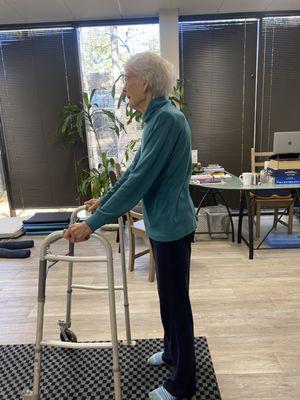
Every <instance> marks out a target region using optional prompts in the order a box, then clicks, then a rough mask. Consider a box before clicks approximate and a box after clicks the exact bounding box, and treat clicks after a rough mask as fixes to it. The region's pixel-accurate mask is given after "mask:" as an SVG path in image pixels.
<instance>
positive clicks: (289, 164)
mask: <svg viewBox="0 0 300 400" xmlns="http://www.w3.org/2000/svg"><path fill="white" fill-rule="evenodd" d="M268 167H269V168H272V169H300V160H274V159H273V160H270V161H268Z"/></svg>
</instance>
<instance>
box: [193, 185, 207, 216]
mask: <svg viewBox="0 0 300 400" xmlns="http://www.w3.org/2000/svg"><path fill="white" fill-rule="evenodd" d="M209 192H210V189H207V190H206V192H205V193H204V196H203V197H202V199H201V201H200V203H199V206H198V208H197V211H196V214H197V215H198V214H199V211H200V208H201V207H202V204H203V203H204V200H205V199H206V197H207V195H208V193H209Z"/></svg>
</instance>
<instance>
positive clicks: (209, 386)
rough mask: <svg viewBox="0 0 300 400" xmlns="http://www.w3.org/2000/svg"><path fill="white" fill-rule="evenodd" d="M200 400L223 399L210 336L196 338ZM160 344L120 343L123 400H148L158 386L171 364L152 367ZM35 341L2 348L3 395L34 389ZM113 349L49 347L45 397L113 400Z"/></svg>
mask: <svg viewBox="0 0 300 400" xmlns="http://www.w3.org/2000/svg"><path fill="white" fill-rule="evenodd" d="M195 345H196V356H197V386H198V391H197V395H196V396H195V397H194V398H193V399H195V400H196V399H197V400H221V396H220V392H219V389H218V383H217V380H216V376H215V373H214V368H213V365H212V361H211V357H210V354H209V349H208V345H207V341H206V338H204V337H199V338H195ZM161 348H162V341H161V340H160V339H154V340H138V341H137V344H136V346H134V347H126V346H124V347H123V346H120V364H121V371H122V395H123V400H146V399H147V398H148V392H149V391H151V390H153V389H155V388H156V387H157V386H160V385H161V384H162V383H163V381H164V380H165V379H166V377H167V376H168V374H169V371H170V370H169V368H168V367H166V366H164V367H151V366H149V365H147V363H146V360H147V358H148V357H149V356H150V355H151V354H153V353H155V352H157V351H160V350H161ZM33 359H34V346H33V345H8V346H0V399H1V400H20V399H21V398H22V397H21V395H20V392H22V390H24V389H28V388H31V387H32V379H33ZM113 393H114V389H113V379H112V351H111V349H93V350H69V349H61V348H50V347H48V348H45V349H44V350H43V358H42V380H41V399H42V400H71V399H73V400H75V399H80V400H113V399H114V396H113Z"/></svg>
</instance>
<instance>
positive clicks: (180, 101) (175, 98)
mask: <svg viewBox="0 0 300 400" xmlns="http://www.w3.org/2000/svg"><path fill="white" fill-rule="evenodd" d="M173 92H174V94H173V95H172V96H170V97H169V100H170V102H171V103H172V105H173V106H174V107H179V109H180V111H183V110H184V109H185V108H186V107H187V103H185V102H184V88H183V84H182V82H181V80H180V79H177V81H176V85H175V86H174V87H173Z"/></svg>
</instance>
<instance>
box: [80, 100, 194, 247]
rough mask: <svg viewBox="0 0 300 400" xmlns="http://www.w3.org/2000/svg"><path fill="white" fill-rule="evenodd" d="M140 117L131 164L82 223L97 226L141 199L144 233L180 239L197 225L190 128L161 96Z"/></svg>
mask: <svg viewBox="0 0 300 400" xmlns="http://www.w3.org/2000/svg"><path fill="white" fill-rule="evenodd" d="M143 121H144V123H145V126H144V130H143V134H142V140H141V146H140V148H139V150H138V151H137V153H136V155H135V158H134V160H133V162H132V164H131V165H130V167H129V168H128V169H127V170H126V172H125V174H124V175H123V177H122V178H121V179H120V180H119V181H118V182H117V183H116V184H115V186H114V187H113V188H112V189H111V190H110V191H109V192H108V193H107V194H106V195H105V196H104V197H102V199H101V206H100V207H99V208H97V210H96V211H95V212H94V214H93V215H91V216H90V217H89V218H88V219H87V220H86V223H87V224H88V226H89V227H90V228H91V230H92V231H95V230H96V229H98V228H100V227H101V226H102V225H104V224H106V223H110V222H112V221H113V220H114V219H116V218H117V217H119V216H120V215H123V214H125V213H126V212H127V211H129V210H131V209H132V208H133V207H134V206H135V205H136V204H137V203H138V202H139V201H140V200H142V208H143V217H144V223H145V229H146V232H147V234H148V236H149V237H150V238H151V239H153V240H157V241H160V242H170V241H173V240H178V239H181V238H182V237H184V236H186V235H188V234H189V233H191V232H193V231H194V230H195V229H196V217H195V211H194V205H193V202H192V200H191V197H190V194H189V182H190V177H191V171H192V162H191V133H190V128H189V125H188V123H187V121H186V119H185V116H184V115H183V113H182V112H181V111H179V110H178V109H177V108H175V107H174V106H172V105H171V103H170V102H169V101H168V100H167V99H166V98H165V97H157V98H155V99H153V100H151V102H150V103H149V105H148V108H147V110H146V111H145V113H144V114H143Z"/></svg>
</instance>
